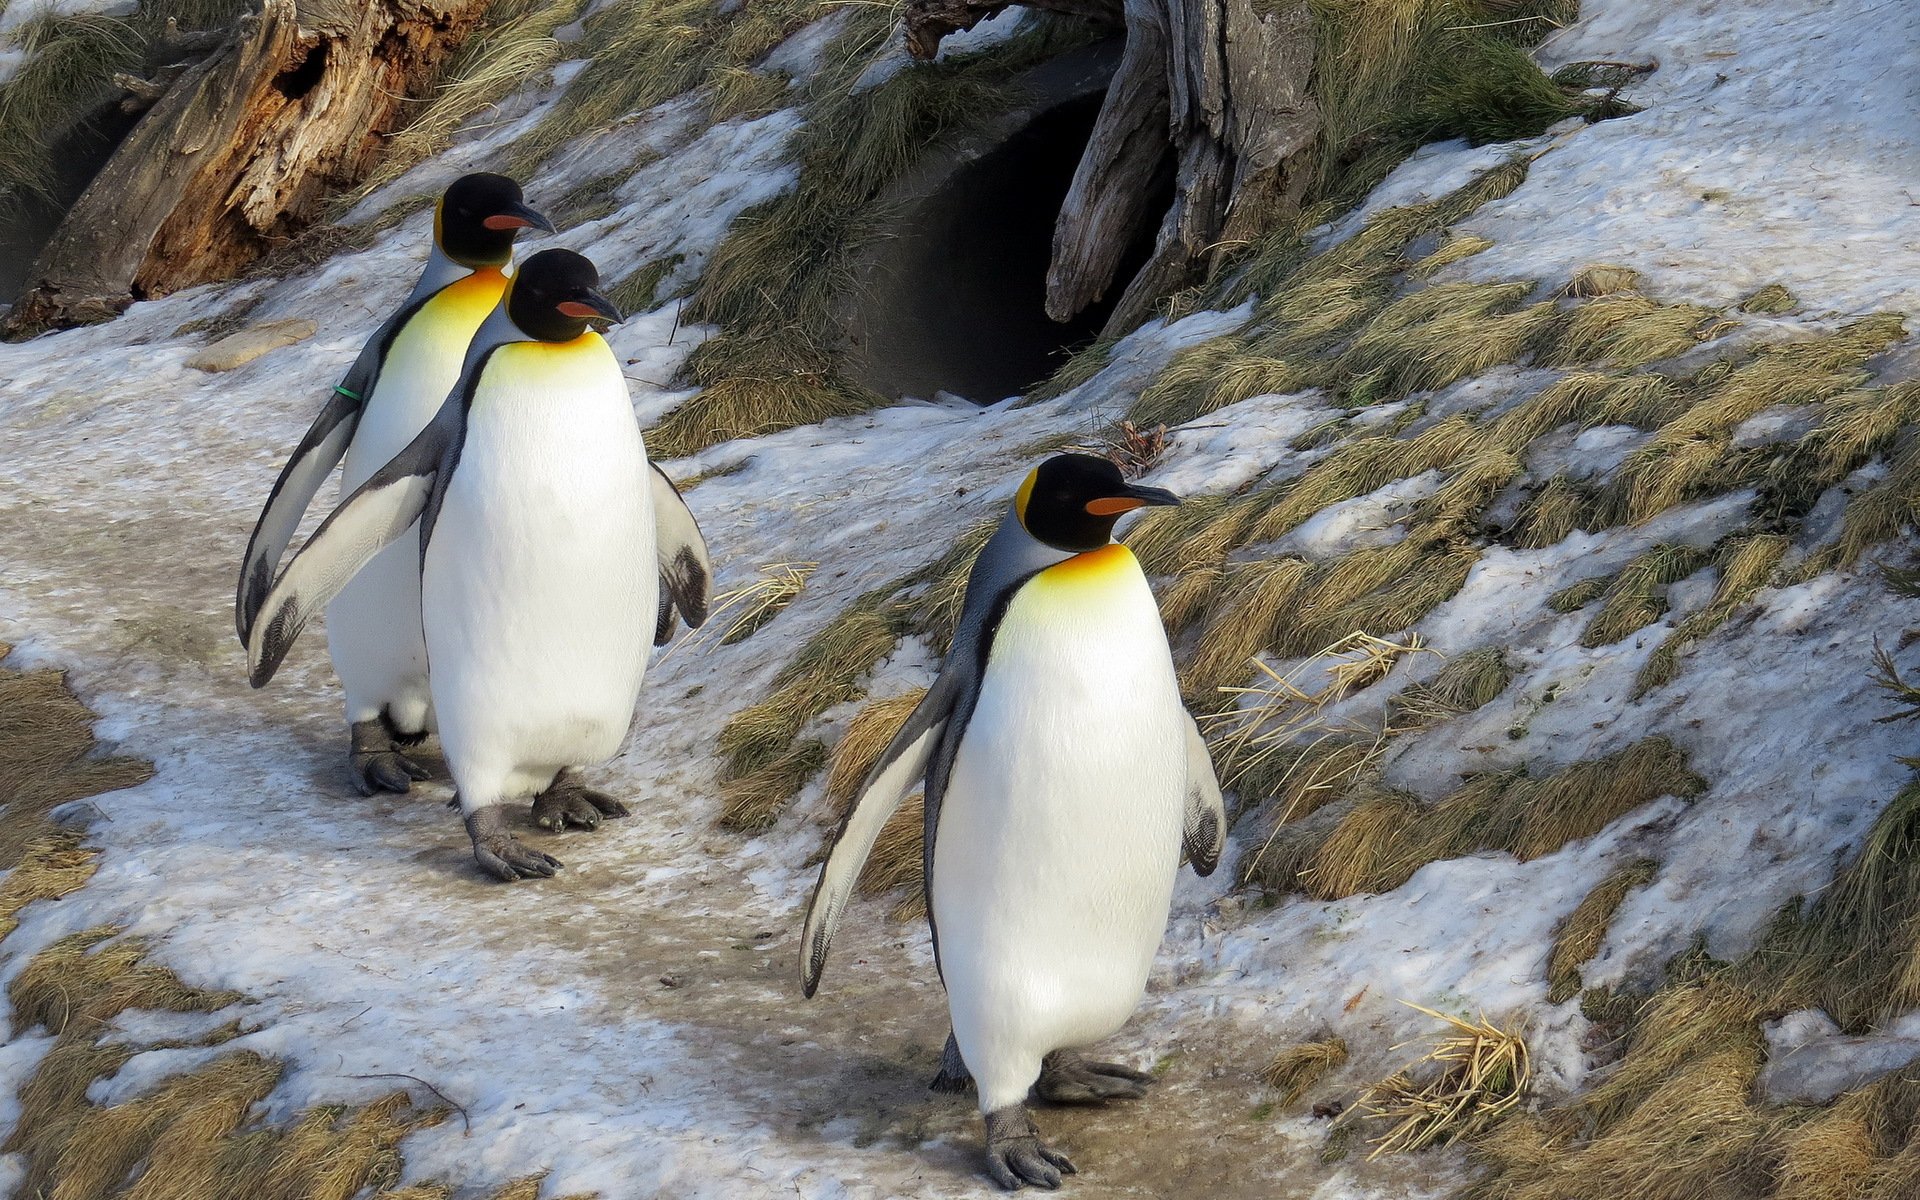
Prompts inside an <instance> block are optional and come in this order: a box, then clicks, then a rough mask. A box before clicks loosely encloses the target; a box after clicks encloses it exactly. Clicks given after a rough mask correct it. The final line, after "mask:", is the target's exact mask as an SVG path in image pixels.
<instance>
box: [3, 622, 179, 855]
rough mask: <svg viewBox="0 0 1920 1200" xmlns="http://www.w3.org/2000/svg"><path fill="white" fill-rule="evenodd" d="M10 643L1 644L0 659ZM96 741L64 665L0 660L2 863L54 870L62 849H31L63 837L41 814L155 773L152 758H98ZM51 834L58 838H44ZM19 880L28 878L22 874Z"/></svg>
mask: <svg viewBox="0 0 1920 1200" xmlns="http://www.w3.org/2000/svg"><path fill="white" fill-rule="evenodd" d="M10 650H11V647H9V646H7V645H6V644H5V643H0V658H4V657H5V656H6V655H7V653H8V652H9V651H10ZM93 746H94V740H93V714H92V713H91V712H89V711H87V707H86V705H84V704H82V703H80V701H79V700H78V699H76V698H75V697H74V694H73V692H72V690H71V689H70V688H69V687H68V686H67V678H66V674H65V673H64V672H61V671H15V670H10V669H8V668H6V667H0V801H4V807H0V869H9V868H14V867H20V868H23V869H24V870H26V871H27V872H28V874H29V877H30V876H31V875H32V874H34V873H38V872H41V871H51V872H52V873H53V874H54V875H56V876H57V875H58V874H60V869H59V868H58V867H57V865H56V864H57V863H59V862H61V861H63V860H64V859H63V855H62V854H61V853H57V852H55V851H53V850H46V851H45V852H44V854H45V857H44V858H42V857H41V856H40V855H39V854H29V853H28V848H29V847H30V846H34V845H36V844H44V845H61V844H64V843H62V842H60V841H59V840H58V837H57V831H56V830H55V828H54V826H53V823H52V822H51V821H49V820H47V816H46V814H47V813H48V812H50V811H52V810H53V809H54V808H56V807H58V806H59V805H62V804H65V803H66V802H68V801H70V800H79V799H82V798H84V797H87V796H95V795H98V794H100V793H101V792H111V791H117V790H118V789H120V788H127V787H133V786H135V785H137V784H141V783H145V782H146V781H147V780H149V779H151V778H153V766H152V764H150V763H148V762H145V761H144V760H141V759H135V758H96V757H93V756H92V754H91V751H92V750H93ZM48 838H55V839H56V840H55V842H53V843H45V842H44V839H48ZM9 879H10V882H11V877H9ZM21 886H22V887H23V888H24V887H27V886H28V884H27V883H26V881H24V880H23V881H22V883H21Z"/></svg>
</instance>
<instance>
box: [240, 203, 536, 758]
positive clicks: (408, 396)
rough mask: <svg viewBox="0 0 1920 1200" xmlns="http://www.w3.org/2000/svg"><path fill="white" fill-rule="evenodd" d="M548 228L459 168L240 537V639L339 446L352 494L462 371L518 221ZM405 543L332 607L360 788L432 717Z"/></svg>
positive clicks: (502, 276) (345, 484)
mask: <svg viewBox="0 0 1920 1200" xmlns="http://www.w3.org/2000/svg"><path fill="white" fill-rule="evenodd" d="M528 228H533V229H541V230H545V231H546V232H548V233H552V232H553V223H552V222H551V221H549V220H547V218H546V217H545V216H543V215H541V214H540V213H539V212H538V211H536V210H535V209H533V208H530V207H529V206H528V205H527V204H526V202H525V200H524V198H523V197H522V196H521V193H520V185H519V184H517V183H515V182H514V181H513V180H511V179H508V178H506V177H505V176H503V175H487V174H476V175H465V176H462V177H461V178H459V179H456V180H454V181H453V183H452V184H450V185H449V186H448V187H447V190H446V192H445V194H443V195H442V196H441V197H440V201H439V203H438V205H437V206H436V207H435V209H434V217H433V249H432V251H431V252H430V253H429V254H428V256H427V263H426V267H425V268H424V269H423V270H422V271H421V272H420V279H419V281H418V282H417V283H415V284H414V285H413V291H412V292H411V293H409V294H408V296H407V299H406V301H405V303H403V304H401V306H400V307H399V308H398V309H397V310H396V311H395V312H394V313H393V315H392V316H390V317H388V318H387V319H386V321H385V322H383V323H382V324H381V325H380V327H379V328H378V329H376V330H375V331H374V333H373V336H372V337H370V338H368V339H367V343H366V345H365V347H363V348H362V349H361V351H360V356H359V357H358V358H356V359H355V360H354V362H353V366H352V367H350V368H348V370H347V374H346V378H344V379H342V380H341V381H340V383H339V385H338V386H337V387H335V388H334V389H333V395H332V397H331V398H329V400H328V402H327V404H326V406H325V407H324V408H322V409H321V411H320V415H319V416H318V417H317V418H315V420H314V422H313V425H312V426H311V427H310V428H309V429H308V430H307V434H306V436H305V437H304V438H302V439H301V440H300V445H299V446H298V447H296V448H295V449H294V452H293V455H292V457H290V458H289V459H288V460H287V465H286V466H285V468H283V469H282V470H281V472H280V478H279V480H278V481H276V482H275V483H274V485H273V492H272V494H271V495H269V496H268V497H267V503H266V507H265V508H264V509H262V510H261V512H260V519H259V521H258V523H257V524H255V526H254V530H253V537H252V539H251V540H250V541H249V542H248V543H247V556H246V561H245V562H244V563H243V564H242V565H241V568H240V584H239V588H238V591H237V593H236V595H235V598H234V625H235V628H236V629H237V631H238V632H239V634H240V641H241V643H242V644H243V645H244V644H245V643H246V641H247V638H248V636H249V634H250V633H251V631H252V628H253V624H254V619H255V617H256V616H257V615H258V614H259V611H260V605H261V604H262V602H264V601H265V599H266V596H267V589H268V587H269V585H270V584H271V583H272V582H273V575H274V572H275V570H277V569H278V567H279V565H280V559H281V556H282V555H284V554H285V553H286V549H287V543H288V542H289V541H291V540H292V538H293V533H294V530H295V529H296V528H298V526H299V524H300V518H301V516H302V514H304V513H305V512H306V510H307V506H308V505H309V504H310V503H312V501H313V497H314V493H316V492H317V491H319V490H320V485H321V483H322V482H323V481H324V480H325V479H326V477H327V475H328V473H329V472H331V471H332V470H333V467H334V464H335V463H337V462H339V461H340V459H341V457H342V456H343V455H344V456H345V458H346V466H345V467H344V468H343V470H342V471H341V478H340V495H341V496H342V497H345V496H349V495H351V494H352V493H353V491H354V489H355V488H358V487H359V486H360V485H361V484H363V483H365V482H366V481H367V479H368V478H369V477H371V476H372V475H373V473H374V472H375V471H377V470H379V469H380V467H381V466H382V464H384V463H386V462H387V461H388V460H389V459H391V458H392V457H393V456H394V455H396V454H398V453H399V452H400V451H401V450H403V449H404V448H405V447H406V445H407V443H408V442H411V441H412V440H413V439H414V437H415V435H417V434H418V433H419V432H420V430H421V429H423V428H424V427H425V426H426V424H427V422H428V421H429V420H431V419H432V417H433V414H434V413H435V412H436V411H437V410H438V409H439V407H440V403H441V401H443V400H445V399H446V396H447V391H448V389H449V388H451V387H452V386H453V384H454V380H455V379H457V378H458V377H459V374H460V366H461V363H463V362H464V361H465V359H466V352H467V345H468V343H469V342H471V341H472V340H473V334H474V331H475V330H477V329H479V328H480V323H481V322H482V321H484V320H486V318H487V315H488V314H489V313H491V312H492V311H493V310H494V308H495V307H496V306H498V304H499V302H500V297H501V295H502V293H504V292H505V291H506V287H507V271H508V269H509V268H510V266H511V263H512V260H513V242H514V238H515V236H516V235H517V234H518V233H519V232H520V231H521V230H522V229H528ZM412 559H413V556H412V555H411V554H410V553H408V552H407V551H405V550H398V551H395V552H393V553H390V554H387V555H385V556H384V557H382V558H381V559H379V560H378V561H376V562H375V563H373V564H372V565H371V566H369V567H368V568H367V569H366V570H365V571H362V572H361V573H360V575H359V576H358V577H356V578H355V579H354V580H353V582H352V584H351V585H349V586H348V587H347V589H346V590H345V591H344V592H342V593H341V595H340V597H339V598H338V600H336V601H335V603H334V604H333V606H332V608H331V609H330V610H329V612H328V614H327V645H328V648H329V649H330V650H331V651H332V654H333V666H334V671H335V673H336V674H338V675H339V677H340V682H341V685H342V687H343V688H344V690H345V691H346V707H347V727H348V732H349V741H350V749H349V751H348V765H349V768H350V770H351V772H352V777H353V782H354V785H355V786H356V787H358V788H359V789H360V791H361V793H362V794H365V795H372V794H373V793H374V792H376V791H390V792H404V791H406V790H407V789H408V787H409V786H410V784H411V781H412V780H415V779H425V778H426V777H427V771H426V769H425V768H423V767H422V766H421V765H420V764H419V763H417V762H415V761H414V760H413V759H412V758H410V757H408V755H407V754H406V753H405V752H404V747H406V746H410V745H412V744H413V743H415V742H418V741H419V740H420V739H421V738H423V737H425V736H426V735H427V733H428V731H429V729H430V728H431V725H432V711H431V707H430V700H429V696H428V688H427V659H426V648H425V643H424V641H423V639H422V635H421V632H420V619H419V613H420V572H419V568H418V564H417V563H415V562H413V561H412Z"/></svg>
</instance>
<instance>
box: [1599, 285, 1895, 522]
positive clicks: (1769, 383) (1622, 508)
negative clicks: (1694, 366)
mask: <svg viewBox="0 0 1920 1200" xmlns="http://www.w3.org/2000/svg"><path fill="white" fill-rule="evenodd" d="M1903 336H1905V328H1904V326H1903V325H1902V322H1901V319H1900V318H1899V317H1897V316H1892V315H1888V314H1877V315H1875V316H1871V317H1867V318H1863V319H1862V320H1859V321H1855V322H1853V323H1851V324H1849V325H1846V326H1844V327H1842V328H1841V329H1838V330H1835V331H1833V332H1831V333H1821V334H1816V335H1812V336H1809V337H1807V338H1805V339H1802V340H1799V341H1792V342H1786V343H1782V344H1779V345H1774V346H1769V347H1766V348H1765V349H1763V350H1761V351H1760V352H1759V354H1757V355H1756V356H1755V357H1754V358H1753V359H1752V360H1751V361H1749V362H1747V363H1745V364H1743V365H1737V366H1736V365H1734V364H1733V363H1732V362H1730V361H1728V362H1723V363H1720V364H1716V365H1715V366H1713V367H1709V368H1707V369H1704V370H1703V371H1701V372H1700V373H1699V374H1698V375H1697V376H1696V377H1695V379H1694V380H1693V381H1692V384H1691V391H1692V392H1693V400H1692V402H1691V403H1690V404H1689V405H1688V406H1687V408H1686V410H1685V411H1684V412H1683V413H1681V414H1680V415H1678V416H1676V417H1674V418H1673V419H1672V420H1670V421H1668V422H1667V423H1666V424H1665V425H1663V426H1661V428H1660V430H1659V431H1658V432H1657V433H1656V434H1655V435H1654V437H1653V438H1652V440H1650V441H1649V442H1648V443H1647V444H1646V445H1644V446H1642V447H1640V448H1639V449H1637V450H1635V451H1634V452H1633V453H1632V454H1631V455H1629V456H1628V457H1627V459H1626V461H1625V462H1623V463H1622V464H1621V466H1620V469H1619V470H1618V472H1616V474H1615V476H1614V478H1613V480H1612V481H1611V482H1610V483H1609V484H1608V485H1607V487H1606V489H1605V490H1604V492H1603V493H1602V496H1601V500H1600V504H1599V509H1600V512H1601V516H1602V519H1603V520H1604V521H1605V523H1607V524H1617V523H1620V522H1622V521H1631V522H1634V523H1638V522H1641V521H1645V520H1647V519H1648V518H1650V517H1652V516H1654V515H1656V514H1658V513H1660V512H1664V511H1665V510H1666V509H1668V508H1671V507H1672V506H1673V505H1675V504H1678V503H1681V502H1682V501H1684V500H1689V499H1692V498H1694V497H1696V496H1699V495H1703V494H1709V493H1712V492H1715V491H1719V490H1724V489H1725V487H1726V486H1727V484H1728V483H1729V482H1730V480H1729V475H1730V472H1729V470H1728V465H1729V463H1730V461H1731V459H1732V457H1733V452H1732V448H1731V445H1730V442H1731V438H1732V434H1733V431H1734V429H1735V428H1737V427H1738V426H1739V425H1740V423H1741V422H1743V421H1745V420H1747V418H1749V417H1752V416H1754V415H1755V414H1756V413H1759V412H1760V411H1761V410H1762V409H1765V408H1768V407H1770V406H1774V405H1783V404H1809V405H1810V404H1820V403H1823V402H1825V401H1828V400H1831V399H1833V398H1835V397H1837V396H1840V395H1842V394H1844V393H1846V392H1848V391H1851V390H1853V389H1855V388H1858V387H1859V386H1860V385H1861V384H1863V383H1865V382H1866V381H1867V380H1868V378H1869V377H1870V376H1869V374H1868V372H1867V371H1865V370H1864V367H1865V364H1866V362H1867V361H1868V360H1869V359H1871V358H1872V357H1873V356H1875V355H1877V354H1879V353H1880V352H1881V351H1883V350H1885V349H1886V348H1887V347H1888V346H1889V345H1891V344H1892V343H1893V342H1894V341H1895V340H1897V339H1899V338H1901V337H1903ZM1736 479H1737V476H1736Z"/></svg>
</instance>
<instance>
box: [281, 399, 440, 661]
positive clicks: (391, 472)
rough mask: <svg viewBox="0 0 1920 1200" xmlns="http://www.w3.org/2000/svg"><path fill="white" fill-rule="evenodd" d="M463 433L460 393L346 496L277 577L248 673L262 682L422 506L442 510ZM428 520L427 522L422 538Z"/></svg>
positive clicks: (417, 516) (426, 509)
mask: <svg viewBox="0 0 1920 1200" xmlns="http://www.w3.org/2000/svg"><path fill="white" fill-rule="evenodd" d="M465 434H466V408H465V405H464V404H463V403H461V397H460V395H459V393H455V395H454V396H452V397H449V398H448V400H447V402H446V403H445V404H443V405H441V406H440V411H439V413H438V414H437V415H435V417H434V418H433V420H432V421H430V422H428V423H427V427H426V428H425V429H423V430H421V431H420V435H419V436H418V437H416V438H414V439H413V441H411V442H409V443H408V444H407V448H406V449H404V450H402V451H401V452H400V453H399V454H397V455H395V456H394V459H393V461H391V462H389V463H388V464H387V465H386V466H384V467H381V468H380V469H379V470H378V471H376V472H374V475H373V478H371V479H369V480H367V482H366V483H364V484H362V485H361V486H360V488H359V490H357V491H355V492H354V493H353V495H351V496H349V497H347V499H346V502H345V503H343V504H341V505H340V507H339V508H337V509H335V510H334V511H333V515H332V516H329V517H328V518H327V519H326V521H325V522H323V523H322V524H321V526H320V528H319V529H318V530H316V531H314V535H313V537H312V538H311V539H310V540H308V542H307V544H306V545H305V546H303V547H301V549H300V553H298V554H296V555H294V557H293V561H292V562H290V563H288V564H287V569H286V570H285V571H283V572H281V574H280V578H279V580H278V581H277V582H275V584H274V585H273V590H272V591H271V592H269V593H268V595H267V598H266V600H265V602H264V603H262V604H261V606H260V613H261V615H262V616H263V617H265V620H264V621H256V622H255V623H254V626H253V629H252V630H251V636H250V637H249V638H248V641H247V660H248V663H247V665H248V668H249V679H250V680H251V682H252V683H253V686H254V687H264V686H265V685H266V683H267V681H268V680H270V679H272V678H273V673H274V672H275V671H277V670H278V669H279V667H280V661H281V660H282V659H283V658H285V657H286V654H287V651H288V650H290V649H291V648H292V647H293V642H294V639H295V638H297V637H299V636H300V631H301V630H302V629H304V628H306V624H307V622H308V621H309V620H310V619H312V617H313V614H314V613H316V612H318V611H320V610H321V609H322V608H324V607H326V605H327V602H328V601H330V600H332V599H333V598H334V597H335V596H337V595H339V594H340V589H342V588H344V587H346V585H347V581H348V580H350V579H352V578H353V576H354V574H355V573H356V572H357V571H359V570H360V568H361V567H364V566H366V565H367V563H368V562H370V561H371V560H372V559H373V557H374V555H376V554H378V553H380V551H382V550H384V549H386V548H387V547H388V546H389V545H391V544H392V543H393V542H395V541H397V540H398V539H399V538H400V537H401V536H402V535H403V534H405V533H406V532H407V530H408V529H409V528H411V527H412V525H413V523H414V522H415V521H416V520H420V518H421V514H422V513H424V512H429V511H432V512H437V511H438V508H439V503H438V502H439V498H440V496H441V494H442V493H443V492H444V490H445V487H446V480H447V476H448V475H450V474H451V473H452V466H453V464H454V463H455V462H457V461H458V459H459V453H460V442H461V439H462V438H463V437H464V436H465ZM427 532H428V530H427V526H426V523H425V522H422V528H421V544H422V546H424V545H425V544H426V543H425V539H426V535H427Z"/></svg>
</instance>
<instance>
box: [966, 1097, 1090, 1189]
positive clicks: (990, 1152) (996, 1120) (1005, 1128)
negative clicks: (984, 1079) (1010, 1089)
mask: <svg viewBox="0 0 1920 1200" xmlns="http://www.w3.org/2000/svg"><path fill="white" fill-rule="evenodd" d="M987 1173H988V1174H990V1175H992V1176H993V1181H994V1182H995V1183H997V1184H999V1185H1000V1186H1001V1187H1003V1188H1005V1189H1007V1190H1008V1191H1010V1192H1017V1191H1019V1190H1020V1189H1021V1188H1023V1187H1026V1186H1027V1185H1028V1184H1032V1185H1033V1186H1034V1187H1039V1188H1046V1189H1047V1190H1048V1191H1052V1190H1053V1189H1055V1188H1057V1187H1059V1186H1060V1179H1061V1177H1062V1176H1065V1175H1073V1174H1076V1173H1077V1172H1076V1168H1075V1167H1074V1165H1073V1161H1072V1160H1071V1159H1069V1158H1068V1157H1067V1156H1066V1155H1064V1154H1062V1153H1060V1152H1059V1151H1058V1150H1054V1149H1052V1148H1051V1147H1049V1146H1048V1145H1047V1144H1046V1143H1045V1142H1043V1141H1041V1140H1040V1131H1039V1130H1038V1129H1035V1128H1034V1125H1033V1118H1032V1117H1029V1116H1028V1115H1027V1108H1026V1105H1024V1104H1011V1105H1008V1106H1007V1107H1006V1108H1002V1109H998V1110H996V1111H994V1112H990V1113H988V1114H987Z"/></svg>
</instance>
